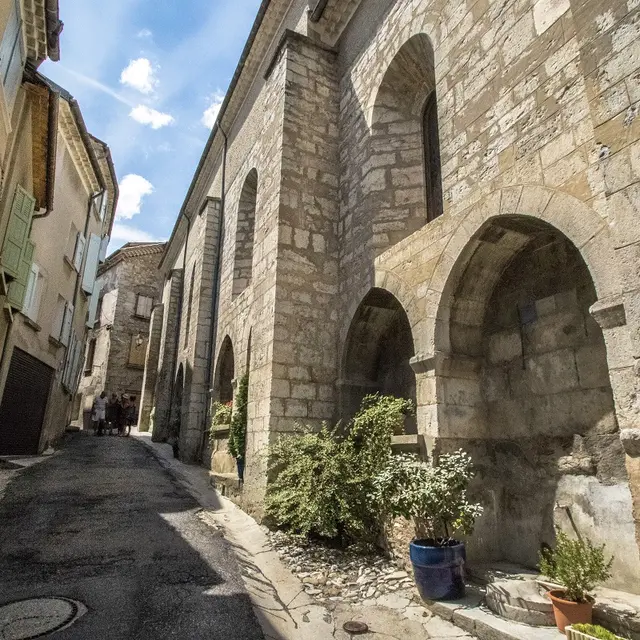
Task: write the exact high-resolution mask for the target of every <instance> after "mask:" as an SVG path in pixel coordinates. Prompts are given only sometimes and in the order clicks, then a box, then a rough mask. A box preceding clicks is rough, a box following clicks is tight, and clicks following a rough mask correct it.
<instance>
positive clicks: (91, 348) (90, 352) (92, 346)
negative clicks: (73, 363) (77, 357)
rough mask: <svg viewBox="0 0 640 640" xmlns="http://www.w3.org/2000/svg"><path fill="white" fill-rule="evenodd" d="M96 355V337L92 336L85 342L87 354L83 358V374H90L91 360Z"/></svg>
mask: <svg viewBox="0 0 640 640" xmlns="http://www.w3.org/2000/svg"><path fill="white" fill-rule="evenodd" d="M95 357H96V339H95V338H92V339H91V340H89V344H87V355H86V357H85V359H84V375H85V376H90V375H91V372H92V371H93V361H94V359H95Z"/></svg>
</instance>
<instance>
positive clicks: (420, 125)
mask: <svg viewBox="0 0 640 640" xmlns="http://www.w3.org/2000/svg"><path fill="white" fill-rule="evenodd" d="M371 118H372V119H371V142H370V149H371V155H372V156H375V160H376V162H375V163H364V166H365V167H368V168H367V169H366V173H365V174H364V175H363V181H362V185H363V186H362V188H363V189H365V190H367V191H368V193H369V198H370V200H371V201H370V203H368V204H369V206H368V207H367V209H368V211H369V212H370V213H371V212H372V213H373V228H372V231H373V243H374V246H375V247H376V248H377V249H379V250H385V249H387V248H388V247H389V246H392V245H394V244H395V243H397V242H399V241H400V240H402V239H404V238H406V237H407V236H409V235H411V234H412V233H414V232H415V231H417V230H418V229H419V228H421V227H422V226H423V225H424V224H425V223H427V222H430V221H431V220H434V219H435V218H437V217H438V216H439V215H441V214H442V210H443V203H442V178H441V160H440V137H439V130H438V104H437V97H436V78H435V67H434V51H433V46H432V45H431V41H430V39H429V37H428V36H427V35H426V34H424V33H419V34H417V35H415V36H413V37H411V38H410V39H409V40H407V41H406V42H405V43H404V44H403V45H402V46H401V47H400V49H399V50H398V52H397V53H396V55H395V56H394V57H393V59H392V60H391V62H390V63H389V66H388V67H387V69H386V71H385V73H384V75H383V77H382V80H381V82H380V85H379V87H378V91H377V94H376V98H375V102H374V105H373V112H372V115H371ZM371 166H372V167H375V169H371V168H370V167H371ZM363 171H365V169H363ZM382 189H384V191H385V194H384V197H381V191H382Z"/></svg>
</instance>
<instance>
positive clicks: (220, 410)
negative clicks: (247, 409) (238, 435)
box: [209, 402, 233, 444]
mask: <svg viewBox="0 0 640 640" xmlns="http://www.w3.org/2000/svg"><path fill="white" fill-rule="evenodd" d="M232 411H233V403H232V402H214V403H213V404H212V405H211V414H212V418H211V427H210V429H209V443H210V444H213V441H214V439H215V437H216V431H217V429H218V428H219V427H220V426H223V425H229V424H230V423H231V414H232Z"/></svg>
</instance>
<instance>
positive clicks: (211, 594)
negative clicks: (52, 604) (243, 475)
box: [0, 435, 277, 640]
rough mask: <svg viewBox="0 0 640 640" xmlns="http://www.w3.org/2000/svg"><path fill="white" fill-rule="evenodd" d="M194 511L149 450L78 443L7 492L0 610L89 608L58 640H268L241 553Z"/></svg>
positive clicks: (128, 442) (0, 522) (110, 441)
mask: <svg viewBox="0 0 640 640" xmlns="http://www.w3.org/2000/svg"><path fill="white" fill-rule="evenodd" d="M198 509H199V507H198V505H197V503H196V502H195V501H194V500H193V498H191V497H190V496H189V495H188V494H187V493H186V492H185V491H184V490H183V489H182V488H181V487H180V486H178V485H177V483H176V482H175V481H174V480H173V479H172V478H171V477H170V476H169V475H168V474H167V473H166V472H165V471H164V470H163V469H162V468H161V467H160V465H159V464H158V462H157V461H156V460H155V459H154V458H153V457H152V455H151V454H150V453H149V452H148V451H147V450H146V449H145V447H144V446H143V445H142V444H140V443H138V442H135V441H133V440H132V439H128V438H115V437H114V438H107V437H105V438H97V437H92V436H86V435H76V436H74V437H73V438H72V439H71V440H70V441H69V442H68V444H67V446H66V447H65V450H64V451H63V452H62V453H61V454H60V455H56V456H54V457H52V458H51V459H50V460H47V461H46V462H44V463H42V464H39V465H37V466H34V467H31V468H29V469H25V470H24V471H21V472H19V473H18V474H17V475H16V476H15V477H14V478H13V479H12V480H11V481H10V482H9V484H8V486H7V488H6V492H5V495H4V498H3V499H2V501H1V502H0V575H1V576H2V580H1V583H0V603H6V602H9V601H12V600H15V599H19V598H25V597H33V596H39V595H59V596H66V597H68V598H72V599H75V600H80V601H81V602H83V603H85V604H86V606H87V607H88V609H89V612H88V613H87V614H86V615H85V616H84V617H83V618H81V619H80V620H79V621H78V622H77V623H76V624H75V625H73V626H71V627H69V628H68V629H66V630H64V631H61V632H59V633H57V634H56V637H57V638H60V639H61V640H63V639H71V638H73V639H86V638H96V639H99V638H110V639H113V638H140V639H145V638H149V639H152V638H153V639H154V640H155V639H158V638H169V637H176V638H184V639H197V638H207V640H211V639H212V638H213V639H216V638H220V639H222V638H224V639H238V640H252V639H254V638H255V639H258V638H263V634H262V631H261V630H260V627H259V625H258V623H257V620H256V618H255V615H254V613H253V610H252V607H251V603H250V601H249V597H248V595H247V594H246V591H245V589H244V586H243V583H242V580H241V576H240V571H239V567H238V563H237V561H236V558H235V556H234V553H233V550H232V549H231V548H230V546H229V545H228V544H227V543H226V541H225V540H224V539H223V538H221V537H220V536H219V535H217V533H216V532H215V531H214V530H213V529H211V528H209V527H208V526H206V525H205V524H204V523H203V522H201V521H200V519H199V518H198V517H197V515H196V514H197V511H198ZM0 625H1V621H0ZM274 637H277V636H276V635H275V634H274Z"/></svg>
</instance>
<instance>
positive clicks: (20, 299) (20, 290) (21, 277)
mask: <svg viewBox="0 0 640 640" xmlns="http://www.w3.org/2000/svg"><path fill="white" fill-rule="evenodd" d="M34 249H35V245H34V244H33V242H31V240H27V241H26V242H25V245H24V247H23V252H22V256H21V258H20V266H19V267H18V275H17V277H16V278H15V280H12V281H11V284H10V285H9V294H8V296H7V299H8V301H9V304H10V305H11V306H12V307H14V308H15V309H19V310H22V308H23V305H24V302H25V296H26V293H27V284H28V282H29V275H30V273H31V264H32V262H33V251H34Z"/></svg>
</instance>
